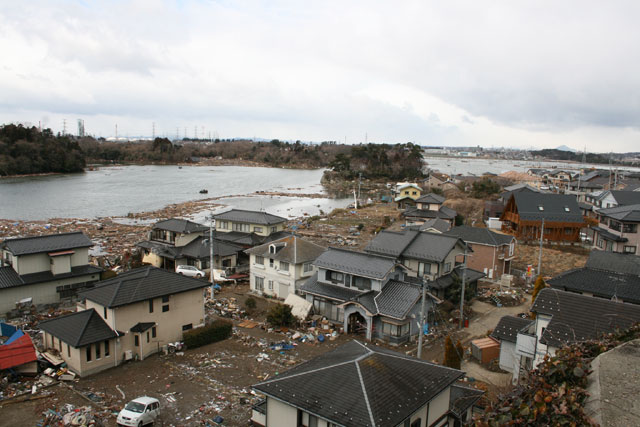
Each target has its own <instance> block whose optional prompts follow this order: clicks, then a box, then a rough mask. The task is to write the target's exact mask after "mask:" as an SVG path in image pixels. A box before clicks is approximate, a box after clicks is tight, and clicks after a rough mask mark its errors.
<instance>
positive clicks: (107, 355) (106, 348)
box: [96, 340, 109, 357]
mask: <svg viewBox="0 0 640 427" xmlns="http://www.w3.org/2000/svg"><path fill="white" fill-rule="evenodd" d="M96 345H97V344H96ZM104 357H109V340H105V341H104Z"/></svg>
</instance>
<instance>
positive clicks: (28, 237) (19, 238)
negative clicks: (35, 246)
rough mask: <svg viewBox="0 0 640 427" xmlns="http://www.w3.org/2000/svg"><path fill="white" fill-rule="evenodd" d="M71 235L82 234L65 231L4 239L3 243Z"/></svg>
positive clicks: (80, 232)
mask: <svg viewBox="0 0 640 427" xmlns="http://www.w3.org/2000/svg"><path fill="white" fill-rule="evenodd" d="M71 234H84V233H83V232H82V231H67V232H64V233H53V234H41V235H39V236H25V237H10V238H8V239H4V241H3V242H11V241H16V240H30V239H43V238H47V237H56V236H68V235H71Z"/></svg>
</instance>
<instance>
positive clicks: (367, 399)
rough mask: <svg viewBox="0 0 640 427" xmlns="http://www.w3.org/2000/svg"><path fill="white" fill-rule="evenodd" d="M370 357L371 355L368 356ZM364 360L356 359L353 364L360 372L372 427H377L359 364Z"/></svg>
mask: <svg viewBox="0 0 640 427" xmlns="http://www.w3.org/2000/svg"><path fill="white" fill-rule="evenodd" d="M367 356H369V354H367ZM360 360H362V359H361V358H358V359H356V360H355V361H354V362H353V363H354V364H355V365H356V372H358V379H359V380H360V387H361V389H362V394H363V395H364V403H365V404H366V405H367V412H369V418H370V419H371V427H375V426H376V420H375V417H374V416H373V411H372V410H371V403H370V402H369V395H368V394H367V387H366V386H365V384H364V379H363V378H362V372H361V371H360V365H359V364H358V362H359V361H360Z"/></svg>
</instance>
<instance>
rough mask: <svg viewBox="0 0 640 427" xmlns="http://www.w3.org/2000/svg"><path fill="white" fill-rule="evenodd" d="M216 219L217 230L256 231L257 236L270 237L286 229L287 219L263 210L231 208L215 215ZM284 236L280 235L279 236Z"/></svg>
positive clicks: (225, 231)
mask: <svg viewBox="0 0 640 427" xmlns="http://www.w3.org/2000/svg"><path fill="white" fill-rule="evenodd" d="M213 219H215V220H216V230H217V231H219V232H221V233H230V232H233V231H235V232H239V233H254V234H256V235H257V236H261V237H268V236H271V235H273V234H275V233H279V232H282V231H284V229H285V228H286V225H287V219H286V218H283V217H281V216H277V215H272V214H270V213H267V212H262V211H248V210H244V209H231V210H229V211H227V212H222V213H219V214H216V215H213ZM279 237H282V236H278V237H277V238H279Z"/></svg>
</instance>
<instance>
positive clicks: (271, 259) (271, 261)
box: [269, 258, 273, 268]
mask: <svg viewBox="0 0 640 427" xmlns="http://www.w3.org/2000/svg"><path fill="white" fill-rule="evenodd" d="M269 267H271V268H273V258H269Z"/></svg>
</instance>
